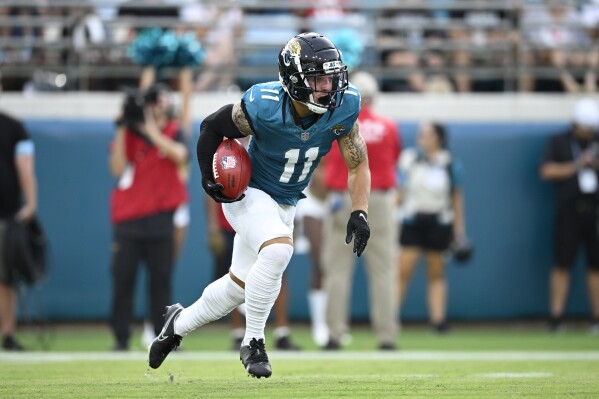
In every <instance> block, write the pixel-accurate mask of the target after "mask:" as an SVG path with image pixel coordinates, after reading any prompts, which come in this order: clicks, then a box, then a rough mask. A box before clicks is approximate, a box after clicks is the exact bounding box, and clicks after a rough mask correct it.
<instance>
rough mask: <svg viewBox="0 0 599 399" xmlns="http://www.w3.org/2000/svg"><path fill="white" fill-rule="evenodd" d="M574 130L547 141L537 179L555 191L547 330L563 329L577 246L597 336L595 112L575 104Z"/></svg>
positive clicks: (598, 118)
mask: <svg viewBox="0 0 599 399" xmlns="http://www.w3.org/2000/svg"><path fill="white" fill-rule="evenodd" d="M572 122H573V123H572V127H571V128H570V129H569V130H568V131H567V132H565V133H562V134H560V135H557V136H555V137H553V138H552V139H551V141H550V142H549V144H548V146H547V148H546V150H545V154H544V157H543V161H542V164H541V169H540V174H541V178H542V179H543V180H549V181H553V182H554V183H555V189H556V192H555V194H556V198H555V201H556V213H555V225H554V229H555V231H554V247H553V255H554V261H555V263H554V267H553V270H552V271H551V278H550V295H551V297H550V321H549V328H550V331H553V332H559V331H562V330H563V327H564V325H563V318H564V311H565V305H566V300H567V297H568V290H569V285H570V271H571V270H572V266H573V264H574V261H575V260H576V254H577V252H578V248H579V246H580V245H581V244H582V245H584V247H585V251H586V261H587V284H588V290H589V298H590V302H591V311H592V316H591V317H592V319H591V323H592V324H591V332H593V333H596V334H599V234H598V232H597V222H598V221H599V184H598V180H599V136H598V135H597V129H598V128H599V107H598V106H597V103H596V102H595V101H594V100H591V99H588V98H587V99H582V100H580V101H578V102H577V103H576V106H575V107H574V114H573V119H572Z"/></svg>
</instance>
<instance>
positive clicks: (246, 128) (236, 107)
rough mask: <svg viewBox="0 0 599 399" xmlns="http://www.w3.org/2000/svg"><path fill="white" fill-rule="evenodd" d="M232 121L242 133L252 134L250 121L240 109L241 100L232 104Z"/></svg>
mask: <svg viewBox="0 0 599 399" xmlns="http://www.w3.org/2000/svg"><path fill="white" fill-rule="evenodd" d="M233 123H235V126H237V128H238V129H239V131H240V132H241V133H242V134H243V135H245V136H249V135H250V134H252V128H251V126H250V122H249V121H248V120H247V118H246V117H245V113H244V112H243V109H241V102H237V103H235V104H233Z"/></svg>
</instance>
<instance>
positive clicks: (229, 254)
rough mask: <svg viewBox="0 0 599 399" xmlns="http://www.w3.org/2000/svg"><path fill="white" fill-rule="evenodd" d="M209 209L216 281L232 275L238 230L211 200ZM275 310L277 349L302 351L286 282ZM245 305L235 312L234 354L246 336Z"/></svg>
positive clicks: (233, 326)
mask: <svg viewBox="0 0 599 399" xmlns="http://www.w3.org/2000/svg"><path fill="white" fill-rule="evenodd" d="M206 208H207V213H208V228H209V232H208V234H209V236H208V240H209V241H208V247H209V248H210V252H212V255H213V256H214V281H216V280H218V279H219V278H221V277H222V276H224V275H226V274H227V273H229V268H230V267H231V262H232V260H233V242H234V239H235V230H234V229H233V227H231V225H230V224H229V222H228V221H227V218H226V217H225V214H224V212H223V208H222V206H221V205H220V204H218V203H216V202H214V201H212V200H210V199H207V200H206ZM274 310H275V325H276V328H275V330H274V335H275V340H276V342H275V348H276V349H279V350H299V349H300V347H299V346H297V345H296V344H294V343H293V342H292V341H291V330H290V329H289V319H288V318H287V281H286V279H285V278H284V279H283V283H282V285H281V292H280V293H279V296H278V297H277V300H276V301H275V304H274ZM244 314H245V304H242V305H240V306H238V307H237V309H235V310H233V311H232V312H231V335H232V337H233V345H232V349H233V350H236V351H237V350H239V348H240V347H241V342H242V341H243V336H244V335H245V328H244V321H243V315H244Z"/></svg>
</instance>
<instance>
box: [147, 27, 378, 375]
mask: <svg viewBox="0 0 599 399" xmlns="http://www.w3.org/2000/svg"><path fill="white" fill-rule="evenodd" d="M359 112H360V93H359V92H358V90H357V89H356V88H355V87H354V86H352V85H351V84H350V83H349V82H348V77H347V67H346V66H345V65H344V64H343V61H342V59H341V53H340V52H339V50H338V49H337V47H335V45H334V44H333V43H332V42H331V41H330V40H329V39H327V38H326V37H324V36H322V35H320V34H318V33H312V32H311V33H302V34H299V35H297V36H295V37H294V38H292V39H291V40H289V41H288V42H287V44H286V45H285V46H284V47H283V48H282V50H281V52H280V54H279V81H276V82H269V83H263V84H257V85H254V86H253V87H251V88H250V89H249V90H248V91H247V92H246V93H245V95H244V96H243V98H242V99H241V101H239V102H237V103H235V104H229V105H226V106H224V107H222V108H221V109H219V110H218V111H216V112H215V113H213V114H211V115H209V116H208V117H206V118H205V119H204V121H203V122H202V124H201V128H200V137H199V140H198V145H197V152H198V163H199V166H200V170H201V172H202V186H203V187H204V190H205V191H206V192H207V193H208V195H209V196H210V197H212V198H213V199H214V200H215V201H216V202H221V203H223V209H224V212H225V215H226V217H227V219H228V220H229V222H230V224H231V225H232V226H233V228H234V229H235V232H236V236H235V243H234V249H233V260H232V263H231V268H230V271H229V274H228V275H225V276H224V277H222V278H220V279H219V280H217V281H215V282H213V283H212V284H210V285H209V286H207V287H206V288H205V289H204V292H203V294H202V296H201V297H200V298H199V299H198V300H197V301H196V302H195V303H194V304H193V305H191V306H189V307H187V308H183V307H182V306H181V305H180V304H175V305H172V306H170V307H167V312H166V315H165V324H164V327H163V329H162V332H161V334H160V335H159V336H158V337H157V338H156V339H155V340H154V342H153V343H152V346H151V348H150V354H149V363H150V367H152V368H158V367H159V366H160V365H161V364H162V362H163V361H164V359H165V358H166V356H167V355H168V354H169V353H170V352H171V351H172V350H173V349H175V348H176V347H177V346H179V344H180V343H181V340H182V337H184V336H185V335H186V334H187V333H189V332H191V331H193V330H195V329H196V328H198V327H200V326H202V325H204V324H207V323H209V322H211V321H214V320H217V319H220V318H221V317H223V316H225V315H226V314H228V313H229V312H231V311H232V310H233V309H235V308H236V307H237V306H239V305H240V304H242V303H244V302H245V303H246V312H247V313H246V332H245V337H244V339H243V342H242V344H241V348H240V359H241V361H242V363H243V366H244V368H245V369H246V370H247V372H248V374H249V375H251V376H254V377H258V378H260V377H270V375H271V374H272V369H271V366H270V363H269V360H268V356H267V354H266V350H265V342H264V340H265V338H264V327H265V323H266V319H267V317H268V315H269V313H270V310H271V308H272V306H273V304H274V302H275V300H276V298H277V296H278V294H279V290H280V287H281V279H282V276H283V272H284V271H285V268H286V267H287V264H288V263H289V261H290V259H291V255H292V254H293V241H292V237H293V235H292V233H293V219H294V214H295V205H296V204H297V202H298V200H299V199H300V198H302V195H303V194H302V191H303V190H304V189H305V188H306V186H307V185H308V182H309V181H310V176H311V175H312V172H313V171H314V169H315V168H316V166H317V165H318V163H319V162H320V159H321V158H322V157H323V156H324V155H326V154H327V153H328V152H329V150H330V149H331V145H332V143H333V142H334V141H335V140H337V142H338V143H339V147H340V149H341V152H342V154H343V158H344V160H345V163H346V164H347V167H348V169H349V178H348V182H349V193H350V196H351V200H352V211H353V212H352V213H351V216H350V218H349V221H348V224H347V237H346V240H345V241H346V243H347V244H349V243H350V242H351V241H352V239H353V240H354V245H353V251H354V252H355V253H356V255H357V256H360V255H361V254H362V252H363V251H364V249H365V247H366V243H367V242H368V238H369V236H370V229H369V227H368V221H367V212H368V198H369V195H370V171H369V168H368V156H367V152H366V145H365V143H364V140H363V138H362V137H361V136H360V130H359V126H358V123H357V118H358V114H359ZM248 135H249V136H251V139H250V144H249V148H248V153H249V156H250V159H251V162H252V177H251V181H250V185H249V187H248V189H247V191H246V192H245V195H244V196H242V197H241V198H239V199H237V200H231V199H229V198H226V197H225V196H223V195H222V193H221V190H222V188H223V186H222V185H220V184H217V183H215V182H214V179H213V177H212V158H213V155H214V153H215V152H216V149H217V147H218V145H219V144H220V142H221V141H222V140H223V137H229V138H241V137H244V136H248Z"/></svg>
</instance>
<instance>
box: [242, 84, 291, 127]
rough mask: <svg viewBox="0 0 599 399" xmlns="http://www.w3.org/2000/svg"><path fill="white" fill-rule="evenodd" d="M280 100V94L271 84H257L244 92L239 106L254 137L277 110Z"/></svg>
mask: <svg viewBox="0 0 599 399" xmlns="http://www.w3.org/2000/svg"><path fill="white" fill-rule="evenodd" d="M280 101H282V94H281V92H280V90H278V88H276V86H275V85H272V84H257V85H254V86H252V87H250V88H249V89H248V90H247V91H246V92H245V94H244V95H243V97H242V98H241V107H242V109H243V112H244V113H245V117H246V118H247V120H248V122H249V124H250V127H251V128H252V131H253V132H254V134H255V135H256V137H258V132H259V131H260V130H261V129H262V128H263V125H264V124H268V123H269V122H268V121H269V119H270V118H271V117H272V115H274V114H275V113H277V112H278V105H279V102H280Z"/></svg>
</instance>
